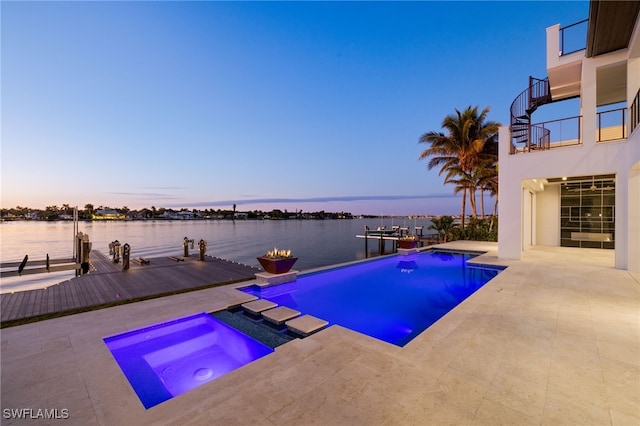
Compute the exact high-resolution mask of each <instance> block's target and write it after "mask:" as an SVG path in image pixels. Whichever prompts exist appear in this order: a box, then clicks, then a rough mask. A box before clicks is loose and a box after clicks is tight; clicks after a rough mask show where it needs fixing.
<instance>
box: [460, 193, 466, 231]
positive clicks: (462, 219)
mask: <svg viewBox="0 0 640 426" xmlns="http://www.w3.org/2000/svg"><path fill="white" fill-rule="evenodd" d="M466 213H467V188H464V189H463V190H462V212H461V214H460V221H461V222H460V224H461V226H462V230H463V231H464V216H465V215H466Z"/></svg>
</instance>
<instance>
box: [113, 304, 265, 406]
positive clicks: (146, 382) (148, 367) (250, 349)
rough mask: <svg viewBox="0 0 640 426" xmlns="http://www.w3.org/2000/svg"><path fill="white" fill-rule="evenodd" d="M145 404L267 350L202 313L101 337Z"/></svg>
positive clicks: (158, 399) (250, 359) (153, 402)
mask: <svg viewBox="0 0 640 426" xmlns="http://www.w3.org/2000/svg"><path fill="white" fill-rule="evenodd" d="M104 342H105V344H106V345H107V347H108V348H109V350H110V351H111V354H112V355H113V357H114V358H115V360H116V361H117V362H118V365H120V368H121V369H122V372H123V373H124V374H125V376H126V377H127V379H128V380H129V383H130V384H131V386H132V387H133V389H134V391H135V392H136V394H137V395H138V397H139V398H140V401H141V402H142V404H143V405H144V406H145V408H151V407H153V406H155V405H158V404H160V403H162V402H164V401H166V400H168V399H170V398H173V397H174V396H178V395H180V394H182V393H184V392H187V391H189V390H191V389H193V388H195V387H198V386H200V385H202V384H204V383H207V382H209V381H211V380H214V379H215V378H217V377H220V376H222V375H223V374H226V373H228V372H230V371H233V370H235V369H237V368H240V367H242V366H243V365H246V364H248V363H250V362H252V361H255V360H256V359H259V358H262V357H263V356H265V355H268V354H270V353H271V352H273V349H272V348H270V347H268V346H266V345H263V344H262V343H260V342H258V341H257V340H254V339H253V338H251V337H249V336H247V335H245V334H243V333H241V332H240V331H238V330H236V329H234V328H231V327H230V326H228V325H226V324H224V323H222V322H220V321H218V320H217V319H215V318H213V317H212V316H211V315H209V314H207V313H200V314H196V315H192V316H189V317H184V318H178V319H175V320H171V321H168V322H164V323H160V324H156V325H152V326H148V327H144V328H141V329H137V330H131V331H127V332H125V333H122V334H118V335H115V336H109V337H105V338H104Z"/></svg>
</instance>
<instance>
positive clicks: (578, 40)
mask: <svg viewBox="0 0 640 426" xmlns="http://www.w3.org/2000/svg"><path fill="white" fill-rule="evenodd" d="M588 22H589V20H588V19H585V20H584V21H580V22H576V23H575V24H571V25H567V26H566V27H562V28H560V46H559V49H560V52H559V55H560V56H564V55H568V54H570V53H575V52H578V51H580V50H584V49H586V48H587V27H588Z"/></svg>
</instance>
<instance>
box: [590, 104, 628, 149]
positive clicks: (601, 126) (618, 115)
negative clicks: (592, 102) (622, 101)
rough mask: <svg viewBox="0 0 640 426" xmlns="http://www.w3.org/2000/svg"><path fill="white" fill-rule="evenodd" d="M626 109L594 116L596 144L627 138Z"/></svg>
mask: <svg viewBox="0 0 640 426" xmlns="http://www.w3.org/2000/svg"><path fill="white" fill-rule="evenodd" d="M626 116H627V109H626V108H618V109H612V110H611V111H602V112H599V113H597V114H596V126H597V128H596V131H597V133H596V142H608V141H615V140H620V139H626V138H627V125H626V123H625V121H626Z"/></svg>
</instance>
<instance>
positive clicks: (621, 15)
mask: <svg viewBox="0 0 640 426" xmlns="http://www.w3.org/2000/svg"><path fill="white" fill-rule="evenodd" d="M638 12H640V1H638V0H632V1H629V0H626V1H615V0H609V1H605V0H591V2H590V4H589V25H588V29H587V52H586V56H587V58H591V57H593V56H598V55H603V54H605V53H609V52H614V51H616V50H620V49H626V48H627V47H629V40H631V34H632V33H633V28H634V26H635V23H636V19H637V17H638Z"/></svg>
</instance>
